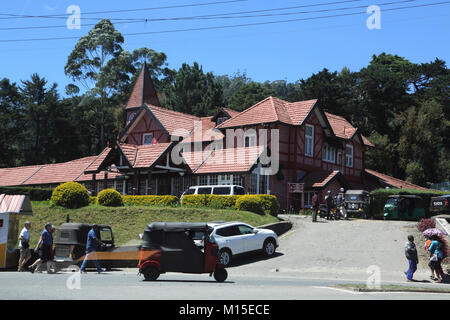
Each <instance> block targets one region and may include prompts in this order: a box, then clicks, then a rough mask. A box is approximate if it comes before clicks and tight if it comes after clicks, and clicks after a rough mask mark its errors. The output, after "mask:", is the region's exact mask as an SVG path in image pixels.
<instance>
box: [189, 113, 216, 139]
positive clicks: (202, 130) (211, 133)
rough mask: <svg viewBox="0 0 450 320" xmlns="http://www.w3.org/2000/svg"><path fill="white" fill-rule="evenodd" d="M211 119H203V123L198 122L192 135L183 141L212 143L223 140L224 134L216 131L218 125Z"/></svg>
mask: <svg viewBox="0 0 450 320" xmlns="http://www.w3.org/2000/svg"><path fill="white" fill-rule="evenodd" d="M212 118H213V117H212V116H211V117H202V118H201V121H197V122H196V123H195V124H196V125H195V126H194V130H192V132H191V135H190V136H189V137H187V138H185V139H184V140H183V142H210V141H216V140H221V139H222V138H223V137H224V135H223V133H222V132H221V131H220V130H218V129H215V126H216V123H215V122H214V121H212Z"/></svg>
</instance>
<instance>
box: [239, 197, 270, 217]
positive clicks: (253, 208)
mask: <svg viewBox="0 0 450 320" xmlns="http://www.w3.org/2000/svg"><path fill="white" fill-rule="evenodd" d="M236 209H238V210H245V211H250V212H253V213H257V214H264V209H263V206H262V203H261V198H259V197H255V196H254V195H245V196H241V197H239V199H237V200H236Z"/></svg>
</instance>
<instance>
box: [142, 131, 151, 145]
mask: <svg viewBox="0 0 450 320" xmlns="http://www.w3.org/2000/svg"><path fill="white" fill-rule="evenodd" d="M152 143H153V134H152V133H144V134H143V135H142V144H143V145H147V144H152Z"/></svg>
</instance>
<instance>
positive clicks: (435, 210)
mask: <svg viewBox="0 0 450 320" xmlns="http://www.w3.org/2000/svg"><path fill="white" fill-rule="evenodd" d="M430 212H431V213H432V214H450V194H446V195H442V196H439V197H432V198H431V200H430Z"/></svg>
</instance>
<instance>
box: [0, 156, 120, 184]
mask: <svg viewBox="0 0 450 320" xmlns="http://www.w3.org/2000/svg"><path fill="white" fill-rule="evenodd" d="M98 158H99V156H91V157H84V158H80V159H76V160H72V161H68V162H62V163H54V164H44V165H36V166H26V167H15V168H5V169H0V185H1V186H21V185H42V184H57V183H62V182H67V181H78V182H80V181H88V180H92V175H90V174H84V171H85V170H86V169H87V168H88V167H89V166H91V165H92V164H93V162H95V161H96V160H97V159H98ZM117 175H118V174H117V173H109V174H108V177H109V178H114V177H115V176H117ZM104 176H105V175H104V173H103V172H102V173H100V174H97V176H96V177H97V179H99V180H101V179H104Z"/></svg>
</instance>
